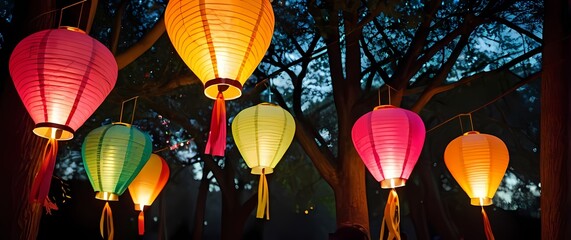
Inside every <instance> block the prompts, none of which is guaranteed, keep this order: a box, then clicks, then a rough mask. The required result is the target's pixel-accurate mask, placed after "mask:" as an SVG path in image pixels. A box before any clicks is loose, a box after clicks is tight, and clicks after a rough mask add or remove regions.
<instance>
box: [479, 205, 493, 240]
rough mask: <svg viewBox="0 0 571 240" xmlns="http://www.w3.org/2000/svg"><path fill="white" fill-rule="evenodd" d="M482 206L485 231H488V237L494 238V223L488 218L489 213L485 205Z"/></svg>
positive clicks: (490, 239) (489, 238)
mask: <svg viewBox="0 0 571 240" xmlns="http://www.w3.org/2000/svg"><path fill="white" fill-rule="evenodd" d="M481 207H482V218H483V219H484V232H485V233H486V239H488V240H494V239H495V238H494V233H493V232H492V225H491V224H490V219H488V214H486V211H485V210H484V206H481Z"/></svg>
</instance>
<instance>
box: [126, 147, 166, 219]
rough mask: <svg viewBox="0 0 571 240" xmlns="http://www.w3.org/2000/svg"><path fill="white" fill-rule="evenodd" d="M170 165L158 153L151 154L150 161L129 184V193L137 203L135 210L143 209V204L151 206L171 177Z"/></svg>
mask: <svg viewBox="0 0 571 240" xmlns="http://www.w3.org/2000/svg"><path fill="white" fill-rule="evenodd" d="M169 174H170V170H169V166H168V164H167V162H166V161H165V160H164V159H163V158H162V157H160V156H159V155H157V154H154V153H153V154H151V157H150V158H149V161H147V163H146V164H145V166H144V167H143V169H141V171H140V172H139V174H138V175H137V177H135V179H133V182H131V184H130V185H129V193H130V194H131V198H132V199H133V203H134V204H135V210H139V211H142V210H143V209H142V206H150V205H151V204H153V201H155V199H156V198H157V196H158V195H159V193H160V192H161V190H162V189H163V187H164V186H165V184H166V183H167V181H168V179H169Z"/></svg>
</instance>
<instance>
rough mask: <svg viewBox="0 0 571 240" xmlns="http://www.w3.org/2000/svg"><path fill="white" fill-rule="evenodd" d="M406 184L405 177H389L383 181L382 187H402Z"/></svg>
mask: <svg viewBox="0 0 571 240" xmlns="http://www.w3.org/2000/svg"><path fill="white" fill-rule="evenodd" d="M405 184H406V179H404V178H389V179H384V180H382V181H381V188H396V187H402V186H404V185H405Z"/></svg>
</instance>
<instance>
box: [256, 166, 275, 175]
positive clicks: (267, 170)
mask: <svg viewBox="0 0 571 240" xmlns="http://www.w3.org/2000/svg"><path fill="white" fill-rule="evenodd" d="M262 172H263V173H264V174H270V173H273V172H274V169H273V168H271V167H264V166H256V167H253V168H252V171H251V173H252V174H255V175H262Z"/></svg>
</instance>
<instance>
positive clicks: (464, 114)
mask: <svg viewBox="0 0 571 240" xmlns="http://www.w3.org/2000/svg"><path fill="white" fill-rule="evenodd" d="M462 116H468V117H469V118H470V130H471V131H474V123H473V122H472V113H462V114H458V120H459V121H460V131H462V134H464V126H463V125H462Z"/></svg>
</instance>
